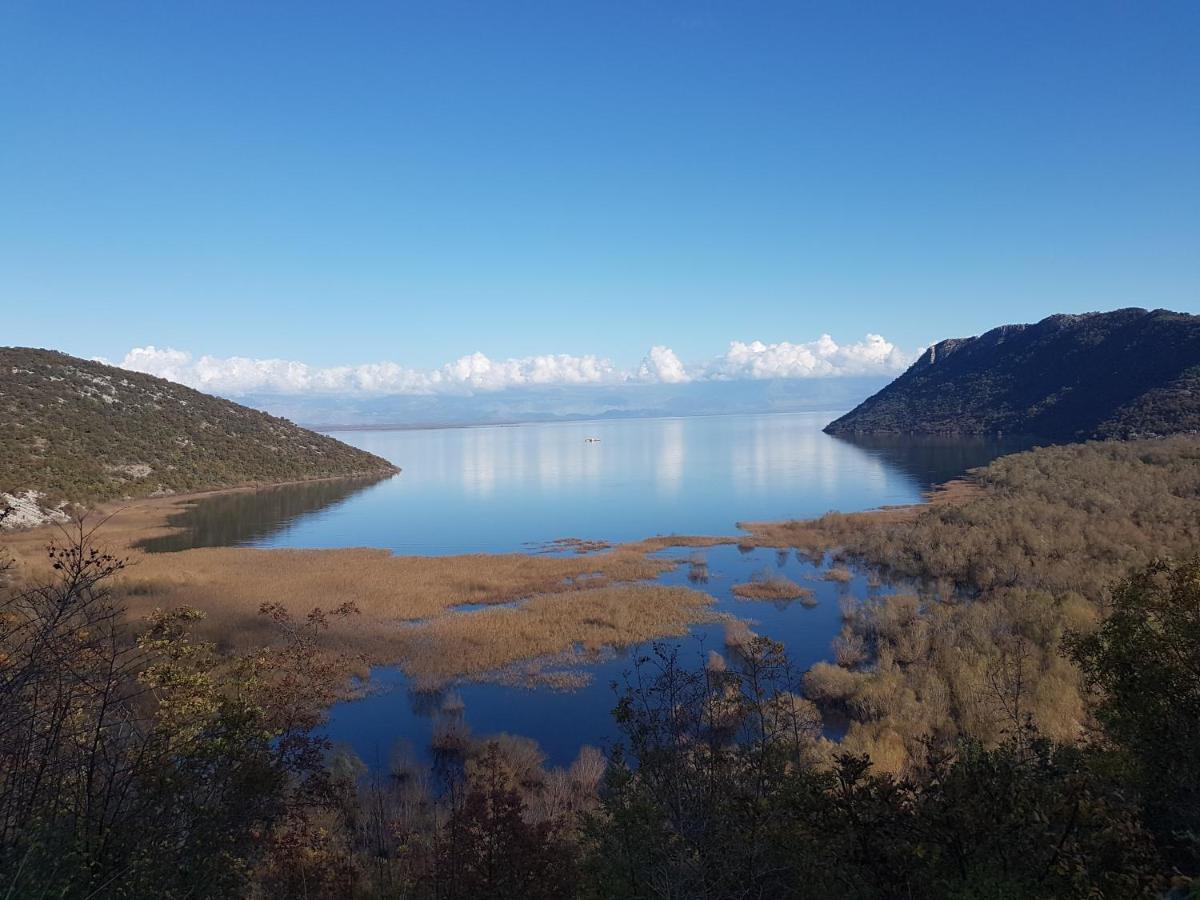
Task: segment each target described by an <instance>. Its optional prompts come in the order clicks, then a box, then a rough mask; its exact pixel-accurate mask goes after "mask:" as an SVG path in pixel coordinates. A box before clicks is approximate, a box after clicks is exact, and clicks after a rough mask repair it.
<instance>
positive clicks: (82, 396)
mask: <svg viewBox="0 0 1200 900" xmlns="http://www.w3.org/2000/svg"><path fill="white" fill-rule="evenodd" d="M395 471H396V468H395V467H394V466H393V465H391V463H389V462H387V461H386V460H383V459H380V458H379V457H377V456H374V455H372V454H370V453H366V452H364V451H362V450H358V449H356V448H354V447H351V446H349V445H347V444H343V443H342V442H341V441H337V440H334V439H333V438H331V437H327V436H325V435H322V434H317V433H316V432H313V431H309V430H307V429H305V428H300V427H299V426H297V425H294V424H292V423H291V422H289V421H288V420H286V419H280V418H276V417H275V416H271V415H267V414H266V413H263V412H259V411H258V410H254V409H250V408H248V407H245V406H241V405H239V404H237V403H233V402H231V401H229V400H222V399H219V398H217V397H211V396H209V395H208V394H203V393H201V392H200V391H196V390H192V389H191V388H187V387H183V386H182V385H179V384H175V383H173V382H170V381H166V380H164V379H162V378H155V377H153V376H150V375H142V374H140V373H136V372H129V371H126V370H125V369H118V368H115V367H113V366H106V365H103V364H101V363H98V362H93V361H90V360H85V359H78V358H76V357H73V356H68V355H66V354H65V353H58V352H55V351H52V350H34V349H29V348H25V347H4V348H0V492H3V493H7V494H9V495H11V496H13V497H18V496H25V497H28V496H29V494H28V492H31V491H32V492H36V493H37V494H40V495H41V498H42V500H43V502H44V503H47V504H49V505H53V504H55V503H59V502H61V501H64V500H65V501H70V502H83V503H86V502H92V501H97V500H107V499H111V498H116V497H140V496H147V495H152V494H158V493H168V492H183V491H197V490H206V489H213V488H221V487H231V486H236V485H243V484H253V483H262V482H282V481H302V480H308V479H315V478H327V477H335V476H343V475H367V474H387V473H391V472H395Z"/></svg>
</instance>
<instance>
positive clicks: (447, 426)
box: [296, 406, 843, 434]
mask: <svg viewBox="0 0 1200 900" xmlns="http://www.w3.org/2000/svg"><path fill="white" fill-rule="evenodd" d="M841 411H843V410H842V409H841V407H824V406H822V407H817V408H813V409H780V410H772V411H769V412H714V413H693V414H689V415H671V414H668V413H662V414H657V415H652V416H638V415H628V416H583V417H580V418H562V419H511V420H504V421H500V422H446V423H442V424H437V423H433V424H428V425H413V424H380V425H373V424H372V425H313V424H310V423H307V422H297V423H296V424H297V425H298V426H300V427H301V428H307V429H308V430H309V431H316V432H320V433H321V434H331V433H333V432H338V431H446V430H451V429H463V428H515V427H517V426H519V425H587V424H602V423H604V422H630V421H639V422H652V421H668V420H679V419H721V418H735V417H738V416H800V415H806V414H812V413H830V414H832V415H835V416H836V415H838V414H839V412H841Z"/></svg>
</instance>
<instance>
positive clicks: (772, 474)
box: [146, 411, 1025, 554]
mask: <svg viewBox="0 0 1200 900" xmlns="http://www.w3.org/2000/svg"><path fill="white" fill-rule="evenodd" d="M837 414H838V413H837V412H836V411H831V412H819V413H792V414H779V415H750V416H711V417H703V418H689V419H623V420H612V421H603V422H570V423H552V424H533V425H513V426H489V427H479V428H447V429H431V430H395V431H344V432H331V433H332V434H333V436H334V437H337V438H339V439H340V440H343V441H345V442H346V443H349V444H353V445H354V446H356V447H361V448H362V449H364V450H369V451H371V452H372V453H375V454H378V455H379V456H382V457H384V458H385V459H388V460H390V461H391V462H393V463H395V464H396V465H398V466H400V467H401V468H402V469H403V472H402V473H401V474H399V475H397V476H395V477H392V478H388V479H385V480H383V481H377V482H374V483H372V482H355V481H349V482H320V483H314V484H307V485H295V486H287V487H280V488H271V489H267V490H263V491H258V492H255V493H252V494H228V495H223V496H219V497H214V498H212V499H210V500H206V501H204V502H202V503H200V504H198V505H197V507H196V509H195V510H193V511H191V512H190V513H188V514H187V515H185V516H184V517H182V518H181V519H180V520H179V523H180V524H182V525H183V526H184V527H185V531H184V533H182V534H179V535H173V536H170V537H167V538H163V539H160V540H157V541H152V542H149V543H148V544H147V545H146V546H147V547H148V549H151V550H181V549H185V548H188V547H198V546H253V547H353V546H368V547H385V548H388V549H390V550H392V551H394V552H396V553H402V554H451V553H473V552H486V553H502V552H511V551H520V550H524V549H527V548H528V547H530V546H532V545H537V544H540V543H544V542H547V541H551V540H554V539H556V538H564V537H575V538H584V539H594V540H608V541H625V540H637V539H639V538H644V537H650V536H654V535H660V534H732V533H734V532H735V530H736V523H737V522H739V521H755V520H778V519H785V518H807V517H811V516H818V515H820V514H822V513H824V512H827V511H829V510H831V509H837V510H841V511H844V512H849V511H852V510H860V509H869V508H872V507H876V506H882V505H888V504H899V503H913V502H916V501H918V500H919V499H920V498H921V494H922V492H923V491H925V490H927V489H928V488H929V487H930V486H931V485H933V484H936V483H939V482H942V481H946V480H948V479H950V478H953V477H955V476H957V475H961V474H962V473H963V472H965V471H966V470H967V469H968V468H971V467H973V466H978V465H984V464H986V463H988V462H990V461H991V460H992V459H994V458H995V457H996V456H998V455H1000V454H1001V453H1004V452H1010V451H1011V450H1013V449H1018V448H1020V447H1023V446H1025V444H1024V443H1023V442H1021V441H1020V440H1018V439H1011V438H1009V439H1003V440H1001V439H987V438H946V437H936V438H930V437H919V438H905V437H893V436H884V437H877V438H872V439H870V440H856V441H853V442H852V441H849V440H846V439H844V438H839V437H832V436H830V435H827V434H824V433H823V432H822V431H821V428H822V427H823V426H824V425H825V424H826V423H827V422H829V421H830V420H831V419H832V418H834V417H836V416H837ZM589 438H592V439H598V440H597V441H596V442H594V443H588V442H587V441H588V439H589Z"/></svg>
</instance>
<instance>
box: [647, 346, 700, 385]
mask: <svg viewBox="0 0 1200 900" xmlns="http://www.w3.org/2000/svg"><path fill="white" fill-rule="evenodd" d="M636 377H637V380H638V381H650V382H654V383H656V384H682V383H683V382H685V381H691V378H690V377H689V376H688V373H687V370H686V369H685V368H684V367H683V363H682V362H680V360H679V357H678V356H676V355H675V351H674V350H672V349H671V348H670V347H662V346H656V347H651V348H650V352H649V353H647V354H646V357H645V359H643V360H642V364H641V365H640V366H638V370H637V376H636Z"/></svg>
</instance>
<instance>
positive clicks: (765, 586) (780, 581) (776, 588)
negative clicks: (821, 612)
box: [730, 575, 813, 600]
mask: <svg viewBox="0 0 1200 900" xmlns="http://www.w3.org/2000/svg"><path fill="white" fill-rule="evenodd" d="M730 591H731V593H732V594H733V596H735V597H738V598H740V599H742V600H801V599H803V598H805V597H812V596H813V592H812V591H811V590H810V589H809V588H806V587H801V586H800V585H798V584H796V582H794V581H792V579H790V578H785V577H784V576H783V575H766V576H763V577H760V578H754V579H752V580H751V581H747V582H744V583H742V584H735V585H734V586H733V587H732V588H731V589H730Z"/></svg>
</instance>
